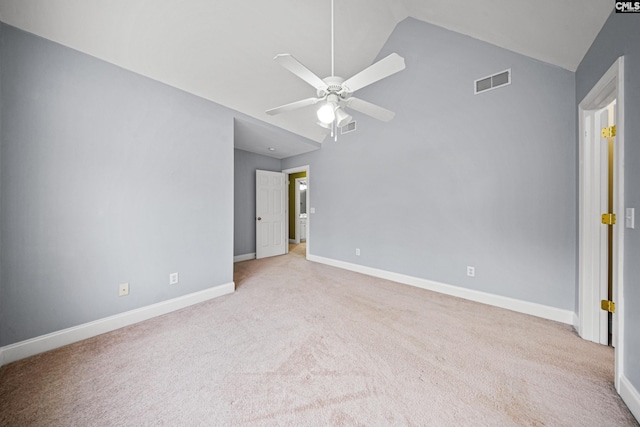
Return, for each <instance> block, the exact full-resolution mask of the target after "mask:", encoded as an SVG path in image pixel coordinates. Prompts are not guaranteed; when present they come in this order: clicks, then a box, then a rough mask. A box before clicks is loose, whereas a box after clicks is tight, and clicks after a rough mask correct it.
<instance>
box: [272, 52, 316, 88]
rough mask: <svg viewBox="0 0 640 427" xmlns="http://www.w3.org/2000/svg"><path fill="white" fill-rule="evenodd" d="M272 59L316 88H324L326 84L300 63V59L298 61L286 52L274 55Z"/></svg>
mask: <svg viewBox="0 0 640 427" xmlns="http://www.w3.org/2000/svg"><path fill="white" fill-rule="evenodd" d="M273 59H274V60H275V61H276V62H277V63H278V64H280V65H282V66H283V67H284V68H286V69H287V70H289V71H291V72H292V73H293V74H295V75H296V76H298V77H300V78H301V79H302V80H304V81H305V82H307V83H309V84H310V85H311V86H313V87H315V88H316V89H317V90H324V89H326V88H327V84H326V83H325V82H324V81H322V79H321V78H320V77H318V76H316V75H315V74H313V73H312V72H311V71H310V70H309V69H308V68H307V67H305V66H304V65H302V64H301V63H300V61H298V60H297V59H296V58H294V57H293V56H291V55H289V54H288V53H283V54H280V55H276V57H275V58H273Z"/></svg>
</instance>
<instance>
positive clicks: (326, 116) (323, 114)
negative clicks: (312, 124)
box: [317, 102, 336, 125]
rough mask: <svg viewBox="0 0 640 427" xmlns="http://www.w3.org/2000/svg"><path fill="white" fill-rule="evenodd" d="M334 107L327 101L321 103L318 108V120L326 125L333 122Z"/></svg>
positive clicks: (334, 115) (334, 117)
mask: <svg viewBox="0 0 640 427" xmlns="http://www.w3.org/2000/svg"><path fill="white" fill-rule="evenodd" d="M335 108H336V107H335V105H333V104H332V103H329V102H326V103H324V104H322V106H321V107H320V108H318V112H317V115H318V120H320V122H322V123H324V124H327V125H328V124H330V123H333V121H334V120H335V119H336V113H335Z"/></svg>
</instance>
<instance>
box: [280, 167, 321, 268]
mask: <svg viewBox="0 0 640 427" xmlns="http://www.w3.org/2000/svg"><path fill="white" fill-rule="evenodd" d="M282 172H283V173H284V174H286V175H287V179H288V180H289V181H291V182H292V183H293V187H294V188H295V182H296V179H298V180H299V181H300V178H303V179H302V180H303V181H305V184H306V189H305V191H304V194H303V195H302V193H300V194H301V195H302V197H303V198H304V200H303V201H299V202H298V201H296V200H295V197H296V196H295V195H296V193H297V192H298V191H294V192H291V193H288V194H289V197H293V198H294V200H292V202H293V203H291V205H292V206H294V209H293V212H291V215H287V229H293V230H295V231H294V233H295V235H294V237H292V238H291V236H290V238H291V239H292V240H291V241H292V242H295V241H296V237H295V236H298V237H299V240H298V243H299V242H300V240H302V239H303V237H302V236H300V234H299V231H300V227H290V224H289V222H290V221H296V220H297V221H299V217H300V213H296V211H297V210H298V209H297V208H299V207H300V206H301V205H304V206H305V209H306V218H305V224H304V225H305V236H304V238H305V239H306V244H305V245H304V246H305V250H304V252H305V258H307V257H308V255H309V253H310V246H311V230H312V228H311V219H312V216H313V215H312V214H313V213H314V212H313V208H310V207H309V206H310V204H309V203H310V200H311V172H310V168H309V165H305V166H299V167H295V168H290V169H285V170H283V171H282ZM302 173H304V176H302ZM296 175H297V176H296ZM297 189H298V190H299V187H298V188H297ZM296 214H297V216H296ZM287 252H288V250H287Z"/></svg>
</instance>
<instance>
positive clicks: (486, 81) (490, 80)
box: [473, 69, 511, 94]
mask: <svg viewBox="0 0 640 427" xmlns="http://www.w3.org/2000/svg"><path fill="white" fill-rule="evenodd" d="M510 84H511V69H508V70H504V71H501V72H499V73H497V74H494V75H492V76H488V77H483V78H481V79H478V80H476V81H475V82H473V93H475V94H478V93H480V92H486V91H488V90H492V89H496V88H499V87H501V86H506V85H510Z"/></svg>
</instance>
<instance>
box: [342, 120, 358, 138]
mask: <svg viewBox="0 0 640 427" xmlns="http://www.w3.org/2000/svg"><path fill="white" fill-rule="evenodd" d="M354 130H356V121H355V120H354V121H352V122H349V123H347V124H346V125H344V126H342V127H341V128H340V133H341V134H342V135H344V134H345V133H349V132H353V131H354Z"/></svg>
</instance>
